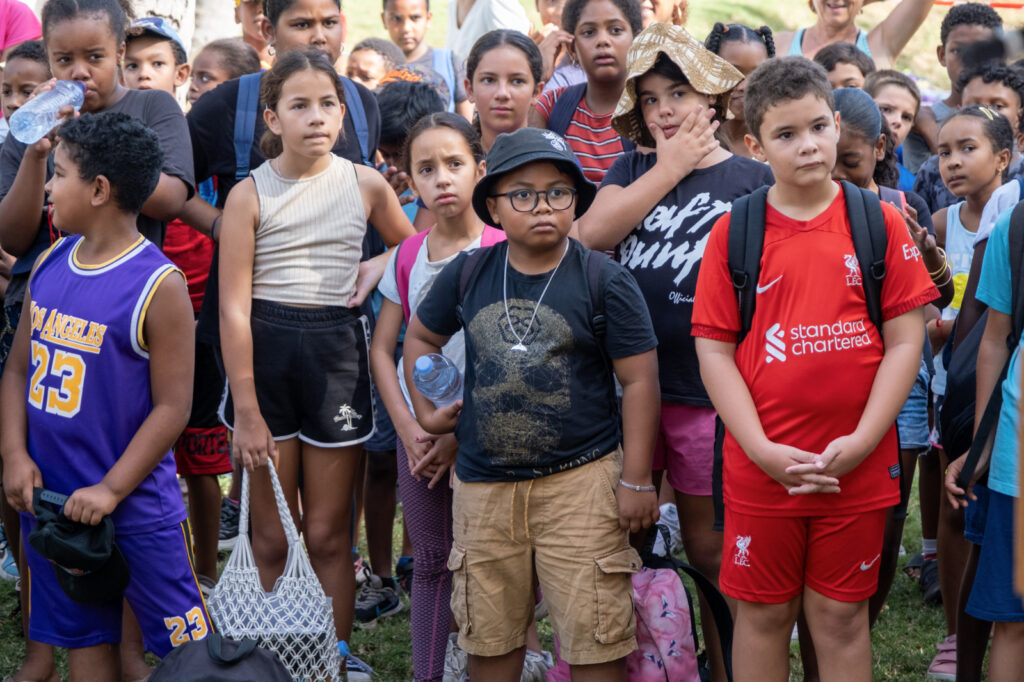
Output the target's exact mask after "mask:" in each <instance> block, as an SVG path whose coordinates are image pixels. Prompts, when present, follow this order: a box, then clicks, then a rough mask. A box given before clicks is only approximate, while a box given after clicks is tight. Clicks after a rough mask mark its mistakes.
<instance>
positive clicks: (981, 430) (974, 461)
mask: <svg viewBox="0 0 1024 682" xmlns="http://www.w3.org/2000/svg"><path fill="white" fill-rule="evenodd" d="M1022 211H1024V202H1021V203H1018V204H1017V206H1016V207H1015V208H1014V209H1013V213H1011V214H1010V232H1009V235H1008V236H1009V256H1010V285H1011V287H1012V289H1011V290H1012V301H1013V303H1012V319H1013V328H1012V329H1011V331H1010V336H1008V337H1007V338H1006V345H1007V346H1008V347H1009V349H1010V355H1009V357H1008V358H1007V359H1006V362H1005V363H1004V364H1003V369H1002V371H1001V372H1000V373H999V381H997V382H996V385H995V386H994V387H993V388H992V395H991V396H989V399H988V404H987V405H986V406H985V412H984V413H983V414H982V415H981V421H980V422H978V429H977V431H975V433H974V438H973V440H971V449H970V450H968V451H967V459H966V460H964V467H963V469H961V470H960V475H959V476H958V477H957V479H956V484H957V485H958V486H959V487H960V488H961V489H963V490H967V487H968V486H969V485H970V483H971V479H973V478H974V474H975V472H976V471H978V469H979V467H981V468H985V467H987V466H988V460H989V455H990V454H991V447H990V446H991V444H992V441H993V438H994V437H995V430H996V426H997V425H998V423H999V412H1000V410H1001V408H1002V406H1003V382H1004V381H1005V380H1006V375H1007V373H1008V371H1009V369H1010V360H1012V359H1013V352H1014V350H1016V348H1017V344H1018V343H1019V342H1020V337H1021V328H1022V326H1024V291H1021V288H1022V287H1024V280H1022V276H1021V275H1022V267H1024V212H1022Z"/></svg>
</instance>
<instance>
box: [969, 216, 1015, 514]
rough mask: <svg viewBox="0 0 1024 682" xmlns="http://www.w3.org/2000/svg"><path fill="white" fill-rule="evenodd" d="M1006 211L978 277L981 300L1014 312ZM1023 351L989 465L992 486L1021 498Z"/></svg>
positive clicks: (1010, 379)
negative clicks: (1019, 450)
mask: <svg viewBox="0 0 1024 682" xmlns="http://www.w3.org/2000/svg"><path fill="white" fill-rule="evenodd" d="M1011 213H1013V209H1010V210H1008V211H1004V212H1003V213H1002V214H1000V216H999V218H998V219H997V220H996V225H995V227H994V228H992V235H991V236H990V237H989V240H988V247H987V248H986V249H985V261H984V262H983V263H982V264H981V279H979V280H978V293H977V297H978V300H979V301H981V302H982V303H984V304H986V305H987V306H988V307H989V308H992V309H993V310H998V311H999V312H1001V313H1004V314H1006V315H1012V314H1013V282H1012V281H1011V280H1010V214H1011ZM1020 350H1021V346H1020V344H1019V343H1018V344H1017V348H1015V349H1014V351H1013V356H1012V357H1011V358H1010V368H1009V371H1008V372H1007V374H1006V380H1005V381H1003V406H1002V409H1001V410H1000V412H999V423H998V425H997V426H996V437H995V442H994V445H993V448H992V462H991V464H990V465H989V473H988V487H989V488H991V489H992V490H995V491H996V492H999V493H1002V494H1004V495H1011V496H1013V497H1019V495H1020V492H1019V491H1020V488H1019V486H1018V484H1017V469H1018V461H1017V428H1018V424H1017V405H1018V402H1019V401H1020Z"/></svg>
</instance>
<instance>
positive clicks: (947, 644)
mask: <svg viewBox="0 0 1024 682" xmlns="http://www.w3.org/2000/svg"><path fill="white" fill-rule="evenodd" d="M935 648H936V649H938V650H939V653H937V654H935V658H933V659H932V662H931V665H929V666H928V678H929V679H932V680H950V681H951V682H952V681H953V680H956V635H955V634H953V635H950V636H949V637H946V639H944V640H942V641H941V642H939V643H938V644H936V645H935Z"/></svg>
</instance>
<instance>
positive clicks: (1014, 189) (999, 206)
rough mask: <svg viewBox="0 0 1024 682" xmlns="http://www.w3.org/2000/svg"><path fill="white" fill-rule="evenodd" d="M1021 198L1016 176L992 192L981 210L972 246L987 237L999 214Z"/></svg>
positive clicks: (1014, 204)
mask: <svg viewBox="0 0 1024 682" xmlns="http://www.w3.org/2000/svg"><path fill="white" fill-rule="evenodd" d="M1021 199H1024V197H1022V196H1021V194H1020V183H1019V182H1017V179H1016V178H1014V179H1011V180H1009V181H1007V182H1006V183H1005V184H1003V186H1002V187H1000V188H999V189H997V190H996V191H995V192H992V196H990V197H989V198H988V203H986V204H985V208H983V209H982V211H981V220H979V221H978V232H977V235H976V236H975V237H974V246H977V245H978V244H980V243H981V242H983V241H985V240H986V239H988V236H989V235H990V234H991V233H992V228H993V227H995V224H996V219H997V218H998V217H999V216H1000V214H1002V212H1003V211H1005V210H1007V209H1010V208H1013V207H1014V206H1016V205H1017V202H1019V201H1020V200H1021Z"/></svg>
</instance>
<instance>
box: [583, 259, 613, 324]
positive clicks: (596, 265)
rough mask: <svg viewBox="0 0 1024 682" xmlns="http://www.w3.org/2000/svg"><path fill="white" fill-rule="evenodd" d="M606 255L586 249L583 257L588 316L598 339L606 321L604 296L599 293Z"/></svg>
mask: <svg viewBox="0 0 1024 682" xmlns="http://www.w3.org/2000/svg"><path fill="white" fill-rule="evenodd" d="M606 258H607V256H605V255H604V254H600V253H594V252H593V251H591V250H590V249H587V251H586V254H585V255H584V259H585V260H586V261H587V262H586V267H587V290H588V291H589V292H590V304H591V306H592V307H593V317H591V318H590V328H591V330H592V331H593V332H594V336H595V337H596V338H597V339H598V340H599V341H601V340H603V339H604V333H605V330H606V329H607V323H606V321H605V316H604V296H602V295H601V273H602V272H603V271H604V263H605V259H606Z"/></svg>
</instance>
